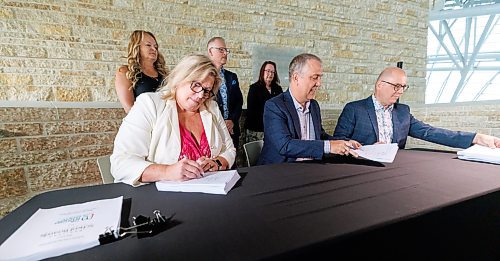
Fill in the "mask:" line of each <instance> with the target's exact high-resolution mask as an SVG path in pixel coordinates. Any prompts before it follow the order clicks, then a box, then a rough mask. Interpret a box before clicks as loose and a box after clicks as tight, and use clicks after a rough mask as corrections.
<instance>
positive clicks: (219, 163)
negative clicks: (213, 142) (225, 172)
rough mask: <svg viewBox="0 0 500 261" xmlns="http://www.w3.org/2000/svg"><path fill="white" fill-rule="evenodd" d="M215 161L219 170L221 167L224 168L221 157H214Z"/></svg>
mask: <svg viewBox="0 0 500 261" xmlns="http://www.w3.org/2000/svg"><path fill="white" fill-rule="evenodd" d="M214 161H215V163H217V170H220V168H222V162H220V160H219V159H217V158H216V159H214Z"/></svg>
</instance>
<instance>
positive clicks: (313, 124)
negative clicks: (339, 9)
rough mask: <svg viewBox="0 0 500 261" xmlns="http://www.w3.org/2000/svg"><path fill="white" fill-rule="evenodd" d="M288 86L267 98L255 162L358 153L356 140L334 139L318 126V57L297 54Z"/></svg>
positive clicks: (259, 163) (321, 69) (287, 160)
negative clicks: (257, 157)
mask: <svg viewBox="0 0 500 261" xmlns="http://www.w3.org/2000/svg"><path fill="white" fill-rule="evenodd" d="M288 74H289V77H290V88H289V89H288V91H286V92H284V93H282V94H280V95H278V96H275V97H274V98H271V99H269V100H268V101H267V102H266V104H265V106H264V147H263V148H262V152H261V154H260V157H259V160H258V162H257V164H258V165H263V164H272V163H280V162H293V161H298V160H307V159H316V160H320V159H322V158H323V156H325V155H328V154H341V155H348V154H352V155H354V156H357V154H356V153H355V152H354V151H352V150H351V149H352V148H359V147H360V146H361V145H360V144H359V143H358V142H356V141H343V140H342V141H340V140H339V141H334V140H332V139H333V137H332V136H330V135H328V134H327V133H326V132H325V130H324V129H323V127H322V125H321V113H320V109H319V104H318V102H317V101H316V100H314V97H315V95H316V91H317V90H318V88H319V87H320V86H321V77H322V76H323V67H322V65H321V59H319V58H318V57H317V56H315V55H313V54H300V55H298V56H296V57H295V58H293V60H292V61H291V62H290V66H289V68H288Z"/></svg>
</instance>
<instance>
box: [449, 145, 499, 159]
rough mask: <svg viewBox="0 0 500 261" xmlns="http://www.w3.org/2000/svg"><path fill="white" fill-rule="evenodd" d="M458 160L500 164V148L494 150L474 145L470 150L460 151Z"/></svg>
mask: <svg viewBox="0 0 500 261" xmlns="http://www.w3.org/2000/svg"><path fill="white" fill-rule="evenodd" d="M457 155H458V158H459V159H463V160H473V161H482V162H489V163H495V164H500V148H496V149H492V148H488V147H485V146H481V145H477V144H476V145H474V146H472V147H470V148H468V149H465V150H462V151H458V152H457Z"/></svg>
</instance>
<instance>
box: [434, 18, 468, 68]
mask: <svg viewBox="0 0 500 261" xmlns="http://www.w3.org/2000/svg"><path fill="white" fill-rule="evenodd" d="M440 23H442V24H443V28H444V30H445V32H446V33H447V34H448V39H450V42H451V45H453V48H455V53H456V55H458V59H459V60H460V61H461V62H462V67H465V65H466V61H465V60H464V56H463V55H462V52H460V48H459V47H458V44H457V41H455V36H454V35H453V34H452V33H451V30H450V27H449V26H448V22H446V20H443V21H440Z"/></svg>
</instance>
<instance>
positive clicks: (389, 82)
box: [333, 67, 500, 148]
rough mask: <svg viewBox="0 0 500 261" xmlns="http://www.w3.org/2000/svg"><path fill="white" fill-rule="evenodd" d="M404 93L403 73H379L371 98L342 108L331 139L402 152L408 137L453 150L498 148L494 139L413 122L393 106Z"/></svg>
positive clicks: (405, 109)
mask: <svg viewBox="0 0 500 261" xmlns="http://www.w3.org/2000/svg"><path fill="white" fill-rule="evenodd" d="M407 89H408V85H407V84H406V73H405V71H403V70H402V69H400V68H396V67H389V68H386V69H385V70H383V71H382V73H380V75H379V77H378V79H377V81H376V83H375V91H374V94H373V95H372V96H370V97H368V98H366V99H363V100H359V101H354V102H350V103H348V104H347V105H346V106H345V107H344V110H343V111H342V113H341V114H340V117H339V120H338V123H337V126H336V127H335V132H334V134H333V137H334V139H339V140H351V139H353V140H357V141H358V142H360V143H361V144H362V145H370V144H374V143H377V142H379V143H397V144H398V146H399V148H404V147H405V145H406V140H407V137H408V136H411V137H414V138H418V139H421V140H425V141H429V142H433V143H437V144H441V145H446V146H450V147H457V148H467V147H469V146H471V145H472V144H479V145H483V146H488V147H491V148H495V147H496V148H500V139H499V138H497V137H493V136H489V135H485V134H479V133H471V132H462V131H450V130H446V129H441V128H435V127H432V126H430V125H428V124H425V123H424V122H421V121H419V120H417V119H415V118H414V117H413V115H411V113H410V107H408V105H405V104H401V103H396V101H397V100H398V99H399V97H401V95H403V93H404V91H405V90H407Z"/></svg>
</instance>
